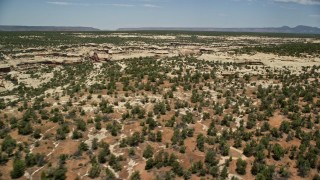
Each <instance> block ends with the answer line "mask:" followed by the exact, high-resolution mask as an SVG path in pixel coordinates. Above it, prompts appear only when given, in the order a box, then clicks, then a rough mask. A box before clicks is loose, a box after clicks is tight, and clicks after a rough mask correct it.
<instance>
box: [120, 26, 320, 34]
mask: <svg viewBox="0 0 320 180" xmlns="http://www.w3.org/2000/svg"><path fill="white" fill-rule="evenodd" d="M149 30H150V31H157V30H159V31H166V30H167V31H170V30H172V31H220V32H258V33H298V34H320V28H318V27H311V26H304V25H298V26H296V27H293V28H291V27H289V26H282V27H264V28H210V27H206V28H192V27H189V28H188V27H142V28H119V29H117V31H149Z"/></svg>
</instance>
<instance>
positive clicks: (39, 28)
mask: <svg viewBox="0 0 320 180" xmlns="http://www.w3.org/2000/svg"><path fill="white" fill-rule="evenodd" d="M0 31H100V29H97V28H92V27H71V26H70V27H69V26H5V25H0Z"/></svg>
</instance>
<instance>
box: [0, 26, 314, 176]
mask: <svg viewBox="0 0 320 180" xmlns="http://www.w3.org/2000/svg"><path fill="white" fill-rule="evenodd" d="M0 35H1V36H0V72H1V79H0V109H1V110H0V138H1V139H0V144H1V150H0V179H11V178H22V179H94V178H96V179H134V180H136V179H147V180H149V179H319V178H320V176H319V171H320V159H319V154H320V131H319V129H320V124H319V121H320V115H319V114H320V113H319V112H320V83H319V80H320V37H319V36H315V35H285V34H254V33H242V34H240V33H204V32H199V33H196V32H193V33H187V32H121V33H119V32H92V33H90V32H88V33H66V32H65V33H60V32H54V33H53V32H51V33H50V32H29V33H22V32H19V33H18V32H16V33H1V34H0Z"/></svg>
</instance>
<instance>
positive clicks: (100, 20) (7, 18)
mask: <svg viewBox="0 0 320 180" xmlns="http://www.w3.org/2000/svg"><path fill="white" fill-rule="evenodd" d="M0 25H35V26H91V27H97V28H100V29H116V28H119V27H278V26H283V25H288V26H296V25H308V26H317V27H320V0H0Z"/></svg>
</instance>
